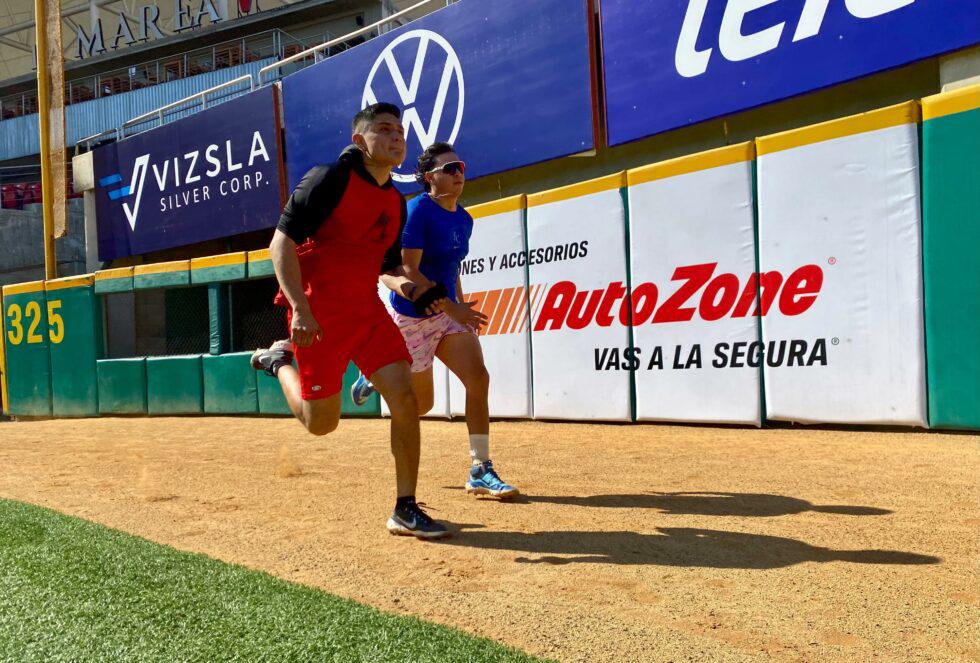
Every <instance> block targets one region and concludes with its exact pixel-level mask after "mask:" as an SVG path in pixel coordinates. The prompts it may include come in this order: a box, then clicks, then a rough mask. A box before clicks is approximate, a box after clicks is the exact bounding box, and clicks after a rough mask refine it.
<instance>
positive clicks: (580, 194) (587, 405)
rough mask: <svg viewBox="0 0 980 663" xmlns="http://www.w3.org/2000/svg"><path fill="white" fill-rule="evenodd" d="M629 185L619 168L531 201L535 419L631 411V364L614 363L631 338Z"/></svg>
mask: <svg viewBox="0 0 980 663" xmlns="http://www.w3.org/2000/svg"><path fill="white" fill-rule="evenodd" d="M625 184H626V173H625V172H623V173H618V174H616V175H610V176H608V177H603V178H600V179H598V180H591V181H588V182H583V183H581V184H575V185H572V186H569V187H563V188H561V189H555V190H552V191H546V192H543V193H538V194H534V195H530V196H528V198H527V207H528V209H527V241H528V255H529V260H528V262H529V263H530V265H529V283H530V287H531V289H532V292H534V293H535V294H536V295H537V296H532V298H533V299H534V303H533V309H532V331H531V357H532V367H533V369H532V370H533V377H532V380H533V385H534V416H535V418H538V419H592V420H605V421H628V420H630V418H631V416H632V413H631V409H632V395H631V377H630V370H629V368H628V366H627V365H626V364H625V363H623V362H622V361H612V360H611V359H610V357H611V355H612V354H615V355H616V356H619V357H622V354H623V351H624V349H625V348H626V347H627V346H628V344H629V328H628V325H627V324H624V322H623V320H622V319H621V317H620V315H619V310H620V306H621V302H622V299H623V297H624V296H625V294H626V286H627V283H628V279H627V264H626V210H625V205H624V201H623V195H622V191H621V189H622V188H623V187H625ZM617 293H618V299H617ZM617 302H618V304H617ZM626 322H627V323H628V319H627V321H626Z"/></svg>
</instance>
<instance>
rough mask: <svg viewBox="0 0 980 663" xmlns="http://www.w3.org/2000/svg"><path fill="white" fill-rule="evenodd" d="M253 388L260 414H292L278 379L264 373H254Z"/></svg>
mask: <svg viewBox="0 0 980 663" xmlns="http://www.w3.org/2000/svg"><path fill="white" fill-rule="evenodd" d="M255 386H256V394H257V397H258V405H259V413H260V414H289V415H291V414H292V411H291V410H290V409H289V403H287V402H286V396H285V395H284V394H283V393H282V386H281V385H280V384H279V378H276V377H273V376H271V375H268V374H267V373H266V372H265V371H256V373H255Z"/></svg>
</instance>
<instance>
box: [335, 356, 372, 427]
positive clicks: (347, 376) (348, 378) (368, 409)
mask: <svg viewBox="0 0 980 663" xmlns="http://www.w3.org/2000/svg"><path fill="white" fill-rule="evenodd" d="M360 374H361V371H360V370H358V368H357V366H355V365H354V364H353V363H350V364H348V365H347V371H346V372H345V373H344V386H343V388H341V390H340V413H341V414H342V415H346V416H348V417H380V416H381V400H380V397H379V396H378V394H377V392H375V393H373V394H371V397H370V398H368V400H367V403H365V404H364V405H362V406H360V407H358V406H356V405H354V401H352V400H351V397H350V388H351V386H352V385H353V384H354V381H355V380H356V379H357V376H358V375H360Z"/></svg>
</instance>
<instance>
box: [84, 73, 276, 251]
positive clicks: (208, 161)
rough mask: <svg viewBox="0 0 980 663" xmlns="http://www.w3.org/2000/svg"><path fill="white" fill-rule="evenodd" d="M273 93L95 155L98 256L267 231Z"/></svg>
mask: <svg viewBox="0 0 980 663" xmlns="http://www.w3.org/2000/svg"><path fill="white" fill-rule="evenodd" d="M274 95H275V89H274V88H272V87H269V88H264V89H262V90H258V91H256V92H252V93H250V94H248V95H246V96H244V97H240V98H238V99H233V100H231V101H228V102H225V103H224V104H221V105H220V106H216V107H214V108H212V109H209V110H206V111H202V112H200V113H198V114H196V115H192V116H191V117H188V118H184V119H182V120H178V121H177V122H174V123H172V124H168V125H164V126H162V127H160V128H157V129H153V130H151V131H148V132H146V133H142V134H139V135H137V136H134V137H132V138H127V139H125V140H122V141H120V142H118V143H114V144H112V145H107V146H105V147H101V148H99V149H97V150H95V152H94V153H93V160H94V164H95V173H96V177H97V187H96V206H97V207H96V210H97V215H98V216H97V218H98V230H99V257H100V259H101V260H112V259H114V258H119V257H122V256H128V255H136V254H141V253H146V252H149V251H158V250H161V249H166V248H170V247H174V246H182V245H187V244H193V243H196V242H202V241H206V240H210V239H216V238H219V237H227V236H230V235H237V234H241V233H245V232H250V231H253V230H261V229H263V228H270V227H272V226H274V225H275V224H276V222H277V221H278V218H279V211H280V209H281V204H282V183H281V181H280V177H279V163H280V156H279V145H278V141H277V134H278V131H277V129H276V127H277V126H278V123H277V121H276V116H275V105H274Z"/></svg>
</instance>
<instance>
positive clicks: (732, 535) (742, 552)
mask: <svg viewBox="0 0 980 663" xmlns="http://www.w3.org/2000/svg"><path fill="white" fill-rule="evenodd" d="M453 530H454V536H453V537H452V538H449V539H443V540H441V541H439V542H437V543H438V544H439V545H450V546H465V547H469V548H483V549H488V550H513V551H515V552H524V553H530V554H533V555H541V557H537V558H528V557H517V558H515V560H514V561H516V562H521V563H528V564H573V563H600V564H628V565H646V564H655V565H660V566H677V567H708V568H718V569H777V568H783V567H786V566H792V565H794V564H801V563H803V562H850V563H854V564H937V563H939V562H940V561H941V560H940V558H939V557H934V556H932V555H920V554H917V553H909V552H901V551H897V550H833V549H831V548H820V547H817V546H811V545H809V544H807V543H804V542H802V541H797V540H796V539H788V538H784V537H780V536H766V535H762V534H745V533H741V532H724V531H720V530H710V529H695V528H688V527H658V528H657V532H658V534H640V533H638V532H582V531H569V532H535V533H532V534H524V533H522V532H491V531H487V530H483V529H479V530H477V531H472V530H470V527H469V526H467V525H457V526H455V527H453ZM557 555H568V557H557Z"/></svg>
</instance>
